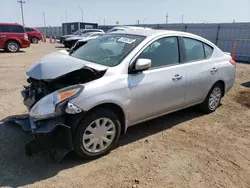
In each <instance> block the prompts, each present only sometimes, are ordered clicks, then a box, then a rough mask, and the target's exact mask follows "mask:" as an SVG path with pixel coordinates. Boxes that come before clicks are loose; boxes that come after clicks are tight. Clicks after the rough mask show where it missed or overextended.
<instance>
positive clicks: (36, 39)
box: [31, 37, 39, 44]
mask: <svg viewBox="0 0 250 188" xmlns="http://www.w3.org/2000/svg"><path fill="white" fill-rule="evenodd" d="M38 41H39V39H38V38H37V37H32V38H31V42H32V43H33V44H37V43H38Z"/></svg>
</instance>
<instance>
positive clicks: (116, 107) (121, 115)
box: [87, 103, 126, 134]
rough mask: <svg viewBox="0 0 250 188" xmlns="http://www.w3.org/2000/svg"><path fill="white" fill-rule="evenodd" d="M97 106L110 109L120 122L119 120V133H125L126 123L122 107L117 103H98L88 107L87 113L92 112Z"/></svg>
mask: <svg viewBox="0 0 250 188" xmlns="http://www.w3.org/2000/svg"><path fill="white" fill-rule="evenodd" d="M99 108H107V109H109V110H112V111H113V112H114V113H115V114H116V115H117V116H118V118H119V120H120V122H121V126H122V127H121V134H125V132H126V125H125V124H126V123H125V121H126V120H125V114H124V111H123V109H122V108H121V107H120V106H119V105H117V104H114V103H105V104H100V105H98V106H95V107H94V108H92V109H90V110H89V111H88V112H87V114H88V113H91V112H93V111H94V110H96V109H99Z"/></svg>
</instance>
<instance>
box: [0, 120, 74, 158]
mask: <svg viewBox="0 0 250 188" xmlns="http://www.w3.org/2000/svg"><path fill="white" fill-rule="evenodd" d="M5 122H14V123H16V124H18V125H20V126H21V127H22V129H23V130H24V131H25V132H28V133H30V135H31V136H32V138H33V139H32V140H31V141H30V142H29V143H28V144H26V146H25V151H26V154H27V156H32V155H33V154H36V153H39V152H40V151H49V152H50V153H51V157H52V158H53V159H54V160H55V161H56V162H60V161H61V159H63V157H64V156H65V155H66V154H67V153H68V152H70V151H72V150H73V141H72V130H71V127H70V126H68V125H66V124H65V120H64V118H63V117H57V118H53V119H47V120H44V121H37V122H36V121H33V120H32V118H31V117H30V116H29V115H22V116H12V117H10V118H8V119H6V120H5Z"/></svg>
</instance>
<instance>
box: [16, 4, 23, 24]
mask: <svg viewBox="0 0 250 188" xmlns="http://www.w3.org/2000/svg"><path fill="white" fill-rule="evenodd" d="M17 2H18V3H20V4H21V14H22V22H23V26H24V16H23V4H24V3H25V2H24V0H18V1H17Z"/></svg>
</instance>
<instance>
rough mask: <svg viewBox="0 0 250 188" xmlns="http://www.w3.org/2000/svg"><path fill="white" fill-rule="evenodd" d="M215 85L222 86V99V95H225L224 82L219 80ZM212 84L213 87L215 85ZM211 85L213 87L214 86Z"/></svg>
mask: <svg viewBox="0 0 250 188" xmlns="http://www.w3.org/2000/svg"><path fill="white" fill-rule="evenodd" d="M215 84H221V86H222V92H223V93H222V97H224V95H225V82H224V81H222V80H219V81H217V82H216V83H215ZM215 84H214V85H215ZM214 85H213V86H214Z"/></svg>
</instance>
